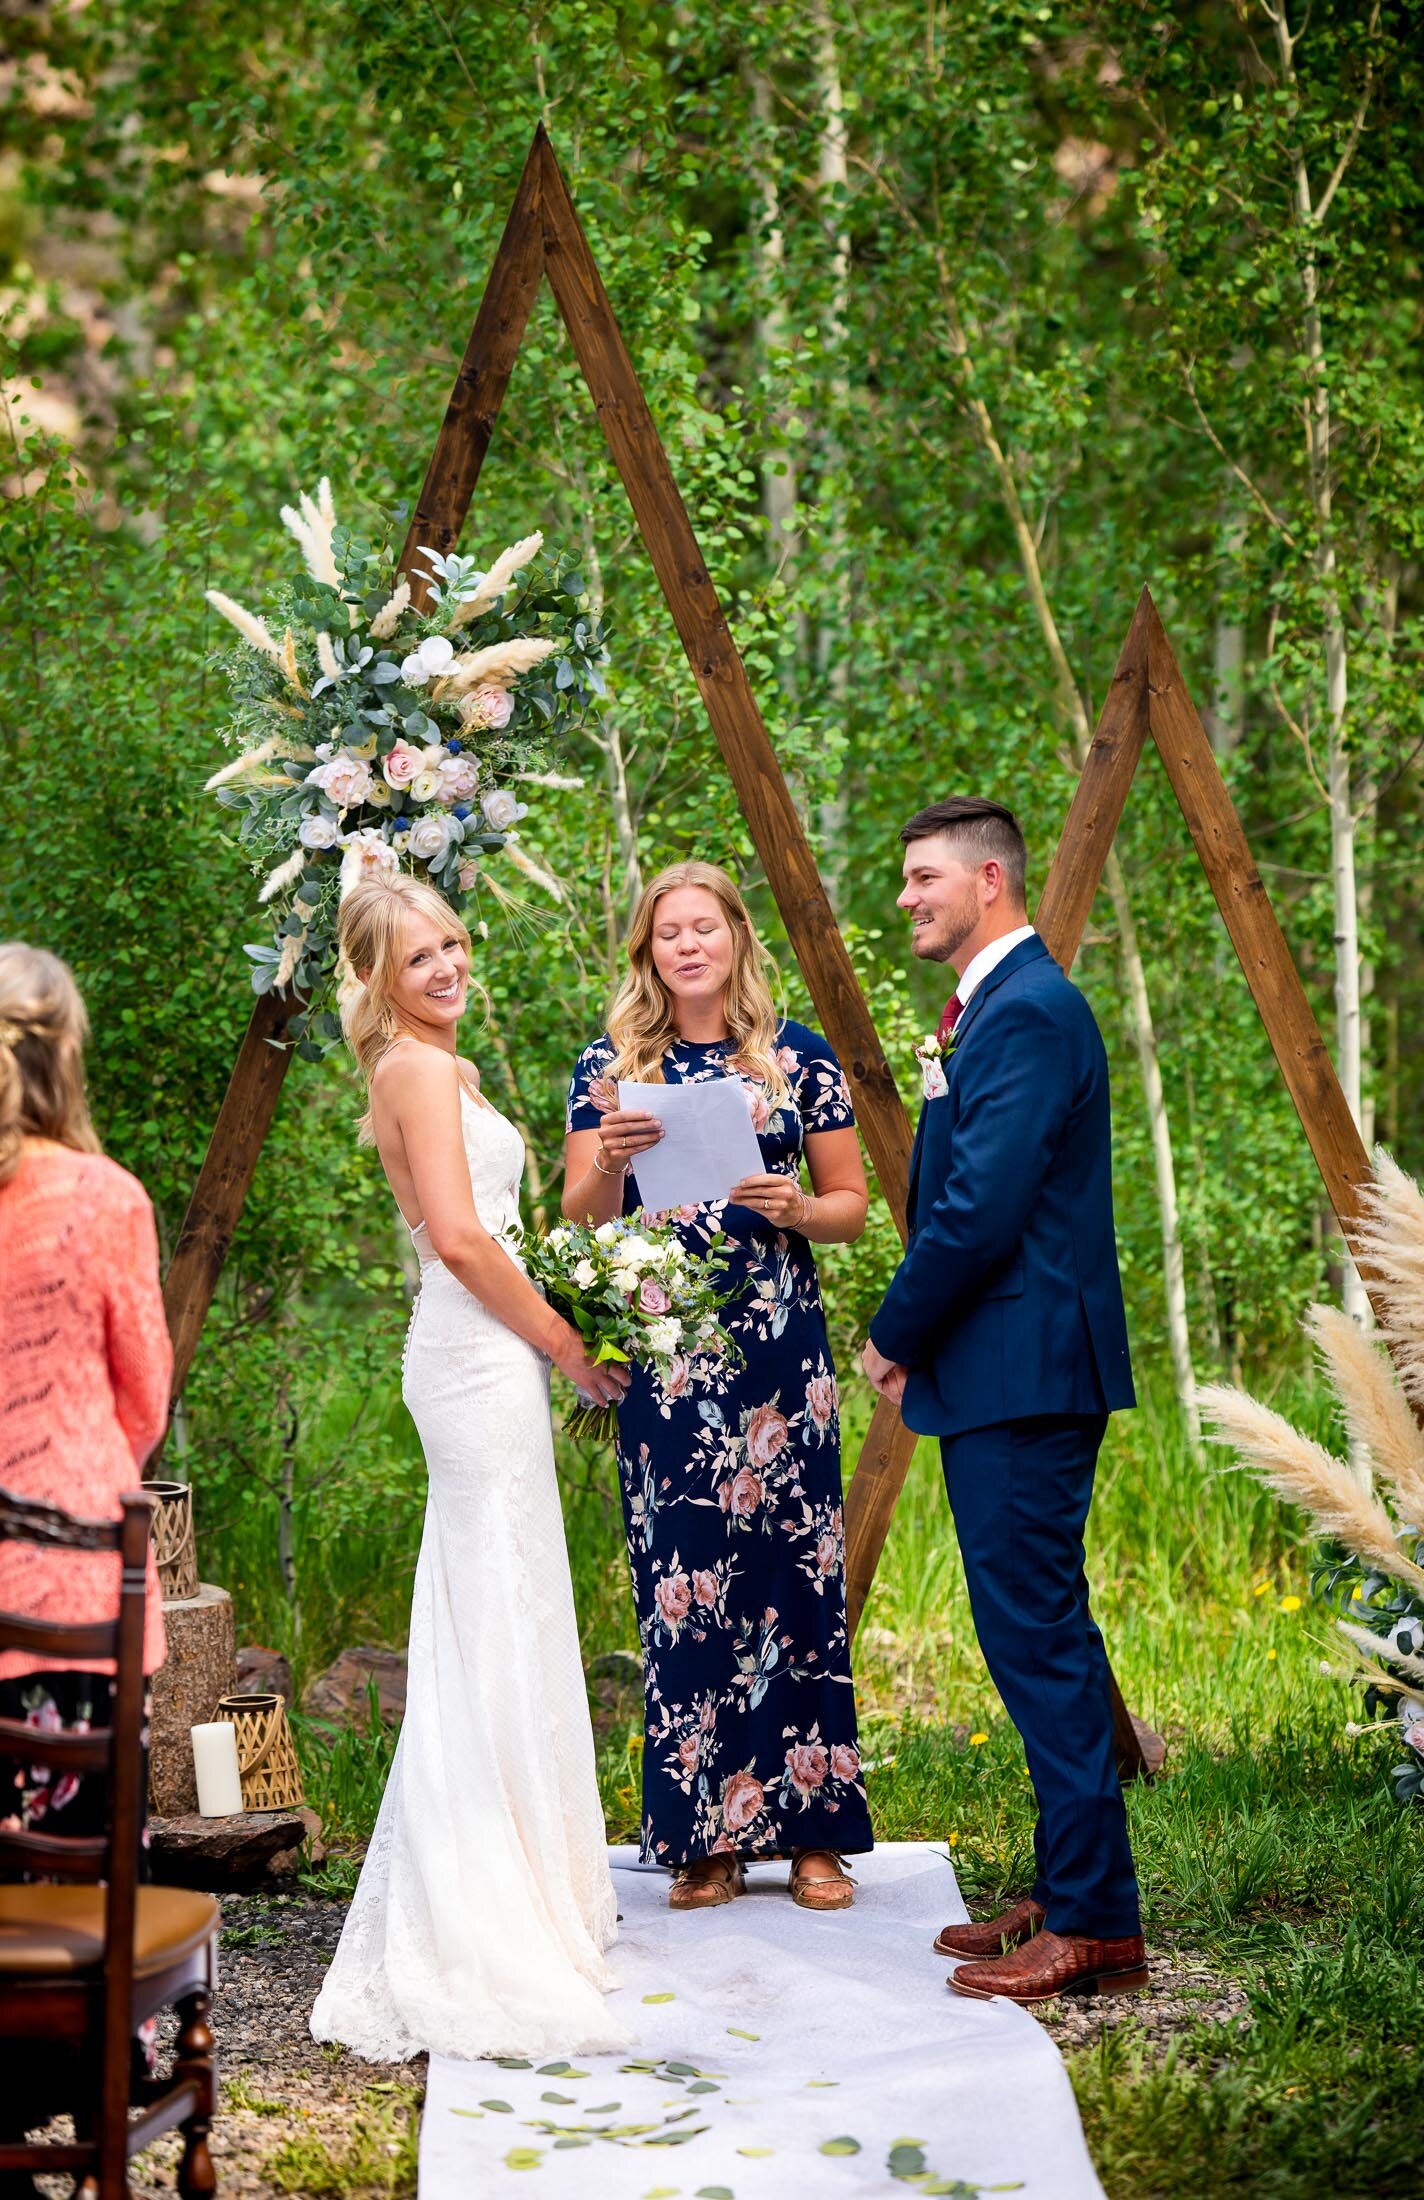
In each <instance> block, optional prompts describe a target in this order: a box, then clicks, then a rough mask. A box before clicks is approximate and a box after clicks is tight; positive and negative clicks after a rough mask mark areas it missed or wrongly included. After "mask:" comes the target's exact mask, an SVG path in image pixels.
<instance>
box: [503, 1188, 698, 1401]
mask: <svg viewBox="0 0 1424 2200" xmlns="http://www.w3.org/2000/svg"><path fill="white" fill-rule="evenodd" d="M519 1255H520V1258H521V1260H522V1261H523V1263H524V1267H525V1270H526V1272H527V1274H528V1275H529V1277H530V1279H531V1281H533V1282H535V1283H537V1284H539V1285H541V1286H542V1288H543V1291H544V1295H545V1297H546V1298H547V1299H548V1301H549V1303H550V1305H551V1306H553V1307H555V1308H556V1309H557V1311H558V1312H559V1313H560V1314H562V1315H563V1316H564V1318H565V1319H566V1320H567V1321H569V1322H571V1323H572V1324H573V1326H574V1328H575V1329H576V1330H577V1331H578V1333H579V1336H580V1337H581V1338H582V1340H583V1345H584V1352H585V1355H586V1357H587V1360H588V1361H589V1362H590V1363H591V1365H592V1366H594V1367H596V1368H601V1367H608V1366H609V1365H622V1366H626V1365H627V1364H628V1363H629V1362H630V1361H633V1360H639V1361H642V1362H643V1363H644V1364H645V1365H652V1366H655V1367H657V1368H659V1369H660V1370H661V1371H662V1373H663V1374H664V1375H666V1374H667V1373H668V1372H669V1370H670V1369H671V1368H672V1365H673V1362H674V1361H675V1360H677V1359H684V1360H687V1361H689V1362H690V1363H691V1374H692V1377H693V1379H694V1380H695V1379H696V1373H697V1363H698V1362H699V1361H704V1360H709V1359H716V1360H718V1361H720V1362H723V1363H725V1362H726V1360H727V1359H728V1358H734V1357H735V1356H736V1354H737V1346H736V1344H735V1343H734V1341H733V1339H732V1338H731V1337H730V1336H729V1335H728V1333H727V1331H726V1329H725V1328H724V1327H723V1325H722V1322H721V1320H720V1318H719V1317H720V1314H721V1310H722V1308H723V1307H724V1306H726V1305H727V1304H728V1302H729V1301H730V1300H731V1299H733V1298H735V1297H737V1296H738V1292H737V1291H736V1290H726V1289H724V1288H723V1287H722V1286H723V1282H724V1279H725V1277H726V1275H727V1272H728V1266H729V1264H728V1262H727V1260H726V1258H725V1257H724V1255H723V1254H722V1253H721V1252H720V1251H719V1250H718V1248H717V1245H716V1242H715V1240H714V1242H713V1246H712V1249H711V1251H710V1252H707V1253H695V1252H691V1251H689V1249H688V1248H687V1247H686V1246H685V1245H684V1244H683V1243H682V1241H681V1240H680V1238H679V1237H678V1235H677V1232H676V1231H675V1230H674V1229H673V1228H672V1226H671V1225H670V1224H667V1223H658V1222H653V1221H651V1220H650V1219H649V1218H648V1216H647V1215H646V1214H643V1215H636V1216H628V1217H621V1216H620V1217H618V1218H616V1219H615V1220H613V1221H610V1222H601V1223H599V1224H598V1225H597V1227H596V1228H595V1227H593V1226H592V1225H591V1224H588V1223H568V1222H565V1223H560V1224H559V1225H558V1226H557V1227H556V1228H555V1229H553V1230H550V1231H549V1232H548V1233H547V1234H546V1235H545V1236H542V1237H526V1238H523V1239H522V1240H521V1241H520V1245H519ZM616 1414H617V1404H616V1402H615V1403H613V1404H608V1405H602V1404H589V1403H587V1402H583V1403H581V1404H580V1405H579V1407H578V1409H577V1410H576V1412H574V1413H573V1414H572V1415H571V1416H570V1417H569V1419H568V1420H567V1421H566V1423H565V1427H566V1428H567V1429H568V1432H569V1434H570V1435H572V1436H605V1437H606V1436H612V1435H613V1433H614V1430H615V1427H616Z"/></svg>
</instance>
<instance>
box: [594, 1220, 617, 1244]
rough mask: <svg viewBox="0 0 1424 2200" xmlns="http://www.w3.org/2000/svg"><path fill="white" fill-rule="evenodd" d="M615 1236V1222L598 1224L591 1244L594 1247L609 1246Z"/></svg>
mask: <svg viewBox="0 0 1424 2200" xmlns="http://www.w3.org/2000/svg"><path fill="white" fill-rule="evenodd" d="M617 1235H618V1225H617V1223H616V1222H600V1224H599V1225H598V1228H597V1229H596V1230H595V1231H594V1233H593V1242H594V1244H595V1245H611V1244H612V1243H613V1240H614V1239H615V1238H616V1237H617Z"/></svg>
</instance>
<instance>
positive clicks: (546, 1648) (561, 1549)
mask: <svg viewBox="0 0 1424 2200" xmlns="http://www.w3.org/2000/svg"><path fill="white" fill-rule="evenodd" d="M461 1113H462V1123H463V1130H464V1140H465V1154H466V1158H467V1159H468V1161H469V1166H470V1183H471V1187H472V1189H473V1192H474V1196H475V1207H476V1210H477V1212H478V1214H479V1218H480V1221H481V1222H482V1223H483V1224H484V1226H485V1228H486V1229H487V1230H489V1231H490V1232H491V1233H495V1232H498V1231H500V1230H502V1229H503V1228H504V1227H505V1226H506V1224H508V1223H510V1222H512V1221H514V1220H515V1219H516V1217H517V1214H518V1190H519V1180H520V1175H521V1173H522V1170H523V1166H524V1146H523V1141H522V1140H521V1138H520V1136H519V1133H518V1132H517V1131H516V1130H515V1128H514V1126H513V1125H512V1124H511V1123H508V1122H506V1120H505V1118H504V1117H503V1116H502V1115H500V1114H498V1113H497V1112H496V1111H495V1109H493V1108H492V1107H490V1106H489V1105H488V1104H487V1103H485V1102H481V1101H476V1100H475V1099H474V1098H473V1097H472V1096H471V1095H470V1094H469V1093H468V1092H463V1093H462V1097H461ZM412 1234H413V1237H414V1240H415V1247H416V1251H417V1253H418V1254H419V1256H420V1298H419V1301H418V1303H417V1306H416V1311H415V1314H414V1316H413V1318H412V1322H411V1330H410V1336H409V1339H408V1342H407V1346H406V1356H405V1367H404V1381H403V1385H402V1391H403V1396H404V1398H405V1402H406V1405H407V1407H408V1408H409V1410H410V1413H411V1416H412V1418H413V1420H414V1421H415V1424H416V1427H417V1428H418V1429H419V1431H420V1440H421V1443H422V1445H423V1446H424V1449H425V1460H426V1467H427V1470H428V1473H429V1477H430V1486H429V1496H428V1500H427V1505H426V1513H425V1532H424V1536H423V1538H422V1541H421V1546H420V1559H419V1563H418V1565H417V1567H416V1575H415V1598H414V1604H413V1607H412V1611H411V1624H410V1655H409V1684H408V1692H407V1702H406V1715H405V1724H404V1726H403V1727H402V1729H401V1735H400V1740H399V1742H398V1744H397V1746H396V1753H395V1760H394V1762H393V1764H392V1766H391V1773H390V1779H389V1781H388V1782H387V1785H386V1792H385V1796H384V1799H383V1800H382V1803H381V1810H380V1816H379V1817H378V1819H377V1821H376V1830H375V1833H374V1835H373V1836H372V1839H371V1846H370V1849H369V1851H368V1852H367V1856H366V1861H365V1864H364V1865H363V1867H362V1871H361V1877H360V1882H359V1884H358V1885H357V1888H356V1895H355V1899H354V1901H353V1902H352V1905H351V1909H350V1912H349V1914H348V1916H347V1919H346V1924H345V1928H344V1930H343V1932H342V1935H341V1940H340V1944H339V1946H338V1947H337V1950H336V1954H335V1957H334V1958H333V1961H332V1965H331V1969H330V1970H329V1971H328V1973H327V1975H326V1979H325V1981H324V1983H323V1985H322V1988H321V1992H320V1993H319V1994H318V1996H317V1999H316V2005H315V2007H314V2009H313V2010H312V2017H311V2029H312V2033H313V2035H314V2037H315V2038H317V2039H318V2040H340V2041H343V2042H344V2043H345V2045H346V2046H348V2047H351V2048H354V2049H355V2050H356V2052H357V2054H359V2055H362V2056H365V2057H366V2058H367V2060H369V2061H372V2062H397V2061H403V2060H404V2059H405V2058H406V2057H408V2056H411V2055H415V2054H419V2053H420V2052H421V2051H422V2050H425V2049H429V2050H430V2051H431V2052H432V2053H436V2054H442V2055H457V2056H466V2057H473V2056H479V2055H528V2056H530V2057H532V2058H533V2059H535V2060H537V2059H538V2058H539V2057H540V2056H541V2055H546V2054H555V2053H563V2054H568V2053H571V2052H575V2053H585V2054H594V2053H598V2052H600V2051H605V2052H611V2051H614V2050H617V2049H619V2048H623V2047H626V2046H627V2045H628V2044H629V2040H630V2035H629V2034H628V2033H627V2032H626V2031H624V2030H623V2029H622V2027H621V2026H619V2025H618V2024H617V2023H616V2022H614V2021H613V2019H612V2018H611V2017H610V2016H609V2013H608V2011H607V2009H606V2007H605V2006H604V2002H603V1996H604V1994H606V1993H607V1992H608V1991H609V1989H610V1988H611V1987H612V1986H614V1985H615V1984H616V1983H617V1982H616V1980H615V1979H614V1978H613V1976H612V1974H611V1973H610V1971H609V1970H608V1968H607V1966H606V1965H605V1963H604V1962H603V1959H602V1951H603V1950H604V1949H605V1948H606V1947H607V1946H608V1945H609V1943H610V1942H611V1941H612V1940H613V1939H614V1937H615V1924H616V1910H615V1903H614V1895H613V1887H612V1881H611V1879H610V1877H609V1871H608V1860H607V1848H606V1845H605V1839H604V1826H603V1816H602V1812H601V1810H600V1808H599V1800H598V1787H597V1782H596V1779H595V1774H594V1756H593V1735H592V1730H591V1728H590V1725H589V1717H588V1703H587V1697H586V1695H585V1693H584V1678H583V1667H582V1664H581V1662H580V1659H579V1648H578V1634H577V1630H576V1627H575V1623H574V1606H573V1590H572V1584H571V1582H570V1578H569V1562H568V1552H567V1549H566V1547H565V1543H564V1528H563V1518H562V1514H561V1512H560V1507H559V1492H558V1485H557V1482H556V1480H555V1474H554V1450H553V1438H552V1433H551V1429H550V1422H549V1377H548V1368H547V1363H546V1362H545V1361H544V1359H543V1358H542V1356H541V1355H540V1354H539V1353H537V1352H535V1351H534V1350H533V1348H532V1347H531V1346H529V1345H527V1344H525V1343H524V1341H523V1339H522V1338H520V1337H517V1336H516V1335H515V1334H514V1332H513V1330H510V1329H507V1328H505V1326H504V1324H503V1323H502V1322H499V1321H496V1319H495V1318H494V1316H493V1315H492V1314H490V1313H487V1312H486V1310H485V1308H484V1307H483V1306H482V1305H481V1304H480V1302H479V1300H478V1299H476V1298H474V1297H472V1295H471V1294H470V1293H469V1292H468V1291H467V1290H466V1289H465V1288H464V1286H463V1284H461V1283H458V1282H457V1281H456V1279H455V1277H454V1276H453V1275H451V1273H450V1271H449V1270H448V1269H447V1268H445V1267H443V1266H442V1265H441V1263H440V1262H439V1261H438V1260H437V1259H436V1257H435V1254H434V1251H433V1250H432V1248H431V1245H430V1241H429V1237H428V1235H427V1233H426V1230H425V1227H424V1225H423V1224H422V1225H421V1226H420V1228H419V1229H417V1230H415V1231H414V1232H413V1233H412Z"/></svg>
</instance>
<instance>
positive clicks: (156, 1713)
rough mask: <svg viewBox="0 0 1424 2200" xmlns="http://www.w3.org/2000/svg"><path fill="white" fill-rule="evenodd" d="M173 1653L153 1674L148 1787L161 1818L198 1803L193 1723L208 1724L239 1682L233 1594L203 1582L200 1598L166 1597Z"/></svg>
mask: <svg viewBox="0 0 1424 2200" xmlns="http://www.w3.org/2000/svg"><path fill="white" fill-rule="evenodd" d="M163 1625H164V1628H165V1629H166V1631H167V1635H168V1656H167V1657H166V1659H165V1660H164V1662H163V1664H162V1665H161V1666H160V1667H159V1669H158V1671H157V1672H156V1673H155V1674H154V1676H153V1719H152V1736H153V1754H152V1757H151V1759H150V1762H149V1772H148V1790H149V1798H150V1803H151V1806H152V1808H153V1810H154V1811H155V1812H156V1813H157V1815H158V1816H159V1817H161V1818H181V1817H184V1816H186V1815H187V1814H188V1813H190V1812H194V1811H196V1810H197V1808H198V1783H197V1780H196V1778H195V1777H194V1773H193V1747H192V1744H191V1742H190V1741H189V1739H188V1730H189V1728H190V1727H194V1726H202V1725H203V1724H205V1723H206V1721H207V1720H209V1719H211V1718H212V1716H213V1713H214V1712H215V1711H216V1709H217V1702H218V1698H219V1696H226V1695H229V1694H230V1693H231V1691H232V1686H233V1624H232V1598H231V1597H230V1596H229V1595H228V1593H227V1591H226V1589H217V1588H214V1586H213V1584H212V1583H211V1582H210V1581H203V1582H200V1583H199V1585H198V1593H197V1595H196V1596H195V1597H175V1598H173V1600H172V1601H171V1602H170V1601H169V1600H168V1599H166V1598H165V1600H164V1605H163Z"/></svg>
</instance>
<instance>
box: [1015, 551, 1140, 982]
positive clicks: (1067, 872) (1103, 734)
mask: <svg viewBox="0 0 1424 2200" xmlns="http://www.w3.org/2000/svg"><path fill="white" fill-rule="evenodd" d="M1155 615H1156V614H1155V613H1154V612H1153V611H1152V598H1151V597H1150V596H1149V595H1148V593H1147V590H1146V589H1145V588H1144V589H1143V591H1142V594H1141V595H1140V596H1139V597H1138V599H1137V609H1136V611H1135V612H1134V614H1133V619H1132V624H1131V626H1130V627H1129V628H1128V630H1127V639H1126V641H1125V642H1124V643H1123V645H1122V652H1121V654H1120V656H1119V657H1118V661H1117V666H1116V669H1115V670H1114V672H1113V676H1112V680H1111V682H1110V683H1109V686H1108V692H1107V694H1106V696H1105V697H1104V699H1103V707H1102V711H1101V713H1100V714H1099V717H1098V723H1097V728H1096V730H1095V732H1094V734H1093V740H1092V746H1091V747H1090V748H1089V750H1088V754H1087V757H1086V759H1085V760H1084V764H1083V769H1082V771H1081V772H1080V773H1079V775H1078V784H1077V787H1076V788H1075V790H1074V794H1073V800H1072V803H1071V804H1070V805H1069V810H1068V815H1067V817H1066V818H1065V819H1064V821H1063V831H1062V834H1061V836H1060V838H1059V842H1058V847H1057V849H1056V851H1055V853H1054V857H1053V861H1052V863H1051V864H1050V866H1049V870H1048V876H1047V878H1046V879H1045V880H1044V882H1043V892H1042V893H1041V894H1040V896H1039V900H1038V907H1037V909H1036V910H1035V911H1034V917H1033V921H1034V925H1035V927H1036V929H1037V931H1038V934H1039V937H1040V938H1041V939H1042V941H1043V943H1044V945H1045V946H1046V947H1047V949H1048V952H1049V953H1050V955H1052V957H1053V959H1054V961H1055V962H1057V963H1059V964H1060V965H1061V966H1062V968H1063V969H1064V970H1071V969H1072V967H1073V962H1074V958H1075V957H1076V955H1077V953H1078V949H1079V947H1080V945H1081V944H1082V939H1083V934H1084V932H1085V930H1086V929H1087V923H1088V913H1089V911H1090V910H1091V908H1092V906H1093V896H1094V895H1095V894H1096V893H1097V890H1098V887H1099V885H1100V884H1101V882H1102V876H1103V867H1104V865H1105V864H1106V862H1107V860H1108V850H1109V849H1110V848H1111V847H1112V844H1113V837H1114V835H1115V834H1116V832H1117V829H1118V825H1119V823H1120V822H1121V818H1122V812H1123V805H1124V804H1125V803H1126V801H1127V792H1128V789H1129V787H1130V786H1131V785H1132V781H1133V775H1134V773H1135V772H1136V770H1137V767H1138V764H1139V762H1140V761H1141V757H1142V749H1143V744H1144V743H1145V742H1146V739H1147V735H1148V710H1147V635H1148V628H1149V623H1150V620H1151V618H1153V617H1155Z"/></svg>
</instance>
